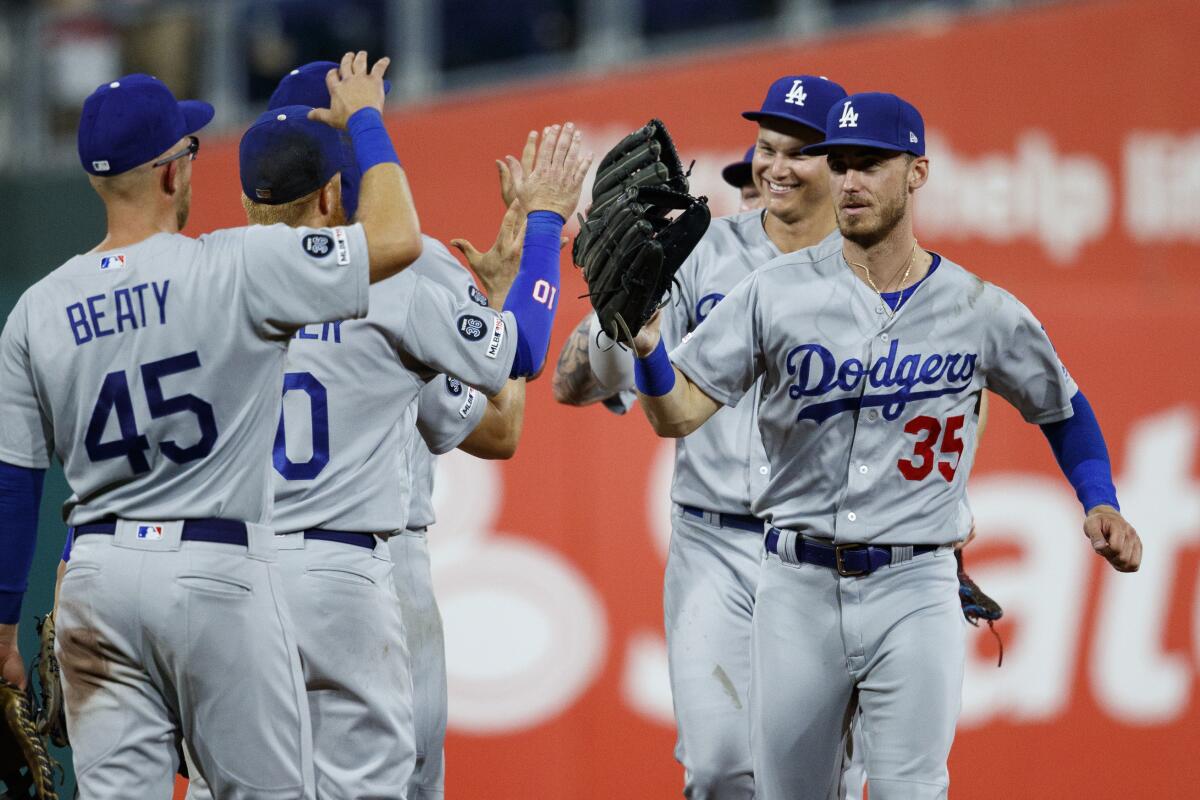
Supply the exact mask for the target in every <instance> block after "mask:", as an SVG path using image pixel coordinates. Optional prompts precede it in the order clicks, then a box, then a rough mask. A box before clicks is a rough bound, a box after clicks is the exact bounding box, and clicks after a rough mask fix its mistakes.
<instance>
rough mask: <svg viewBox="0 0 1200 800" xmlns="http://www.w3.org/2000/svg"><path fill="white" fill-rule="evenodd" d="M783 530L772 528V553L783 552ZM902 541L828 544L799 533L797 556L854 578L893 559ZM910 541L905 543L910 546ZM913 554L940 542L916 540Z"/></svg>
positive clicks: (769, 549) (769, 548)
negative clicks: (893, 543)
mask: <svg viewBox="0 0 1200 800" xmlns="http://www.w3.org/2000/svg"><path fill="white" fill-rule="evenodd" d="M780 533H782V531H780V530H779V529H778V528H771V529H770V530H769V531H767V537H766V542H765V544H766V547H767V552H768V553H774V554H775V555H779V534H780ZM900 546H901V545H875V544H832V543H830V544H824V543H823V542H816V541H813V540H812V539H805V538H804V537H802V536H799V535H797V536H796V560H797V561H802V562H804V563H806V564H816V565H817V566H819V567H828V568H829V569H832V570H837V574H838V575H841V576H842V577H844V578H852V577H854V576H856V575H870V574H871V573H872V572H874V571H875V570H877V569H879V568H880V567H882V566H885V565H887V564H891V563H892V548H893V547H900ZM908 546H909V545H905V547H908ZM911 547H912V554H913V555H914V556H915V555H920V554H922V553H932V552H933V551H934V550H937V549H938V547H939V545H936V544H916V545H911Z"/></svg>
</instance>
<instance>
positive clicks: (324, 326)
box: [292, 319, 342, 344]
mask: <svg viewBox="0 0 1200 800" xmlns="http://www.w3.org/2000/svg"><path fill="white" fill-rule="evenodd" d="M309 327H312V328H316V327H317V326H316V323H313V324H312V325H311V326H309V325H301V326H300V328H299V330H297V331H296V335H295V336H293V337H292V338H293V339H311V340H312V341H319V342H333V343H334V344H341V343H342V320H340V319H339V320H338V321H337V322H322V323H321V332H320V333H317V332H316V331H315V330H312V331H310V330H309Z"/></svg>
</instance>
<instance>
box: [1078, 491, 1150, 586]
mask: <svg viewBox="0 0 1200 800" xmlns="http://www.w3.org/2000/svg"><path fill="white" fill-rule="evenodd" d="M1083 532H1084V535H1086V536H1087V537H1088V539H1090V540H1091V542H1092V549H1093V550H1095V551H1096V552H1097V553H1099V554H1100V555H1102V556H1104V558H1105V559H1106V560H1107V561H1108V563H1109V564H1112V567H1113V569H1115V570H1116V571H1117V572H1137V569H1138V567H1139V566H1141V564H1142V540H1141V538H1140V537H1139V536H1138V534H1137V531H1135V530H1134V529H1133V526H1132V525H1130V524H1129V522H1128V521H1127V520H1126V519H1125V517H1123V516H1121V512H1120V511H1117V510H1116V509H1115V508H1113V507H1112V506H1096V507H1095V508H1093V509H1092V510H1091V511H1089V512H1088V515H1087V517H1086V518H1085V519H1084V521H1083Z"/></svg>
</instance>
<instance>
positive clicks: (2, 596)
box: [0, 461, 46, 625]
mask: <svg viewBox="0 0 1200 800" xmlns="http://www.w3.org/2000/svg"><path fill="white" fill-rule="evenodd" d="M45 476H46V471H45V470H44V469H28V468H26V467H18V466H16V465H14V464H8V463H5V462H3V461H0V552H3V553H4V554H5V555H4V559H3V560H0V624H13V625H15V624H16V622H17V620H18V619H20V616H21V601H22V599H23V598H24V596H25V589H26V587H27V585H28V583H29V570H30V569H31V567H32V565H33V551H34V547H35V545H36V542H37V520H38V506H39V505H40V504H41V499H42V483H43V480H44V479H45Z"/></svg>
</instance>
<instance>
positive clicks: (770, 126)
mask: <svg viewBox="0 0 1200 800" xmlns="http://www.w3.org/2000/svg"><path fill="white" fill-rule="evenodd" d="M821 138H822V137H821V134H819V133H817V131H815V130H812V129H810V128H807V127H805V126H803V125H787V124H777V123H775V122H773V121H765V122H764V123H762V124H760V125H759V128H758V142H757V143H756V144H755V147H754V160H753V161H752V162H751V165H750V171H751V173H752V174H753V176H754V183H755V184H757V186H758V187H759V190H760V191H761V192H762V206H763V207H764V208H766V209H767V213H769V214H771V215H772V216H774V217H778V218H779V220H780V221H781V222H784V223H792V222H797V221H799V220H802V219H804V218H806V217H808V216H810V215H811V214H813V213H814V211H815V210H817V209H821V208H824V207H825V206H826V204H827V203H829V171H828V169H827V167H826V166H825V157H824V156H806V155H802V154H801V153H800V151H801V150H802V149H804V148H805V147H807V146H808V145H810V144H816V143H817V142H819V141H820V140H821Z"/></svg>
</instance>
